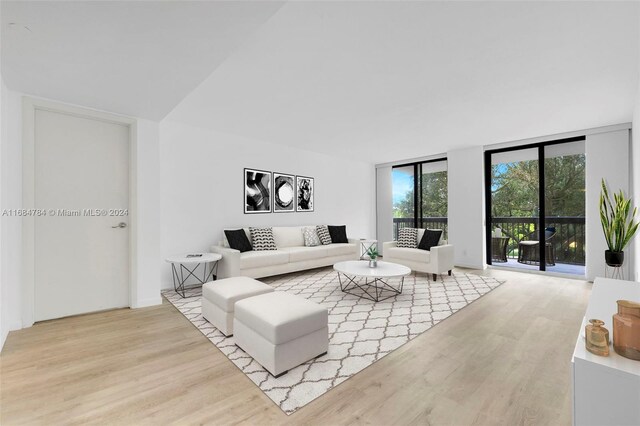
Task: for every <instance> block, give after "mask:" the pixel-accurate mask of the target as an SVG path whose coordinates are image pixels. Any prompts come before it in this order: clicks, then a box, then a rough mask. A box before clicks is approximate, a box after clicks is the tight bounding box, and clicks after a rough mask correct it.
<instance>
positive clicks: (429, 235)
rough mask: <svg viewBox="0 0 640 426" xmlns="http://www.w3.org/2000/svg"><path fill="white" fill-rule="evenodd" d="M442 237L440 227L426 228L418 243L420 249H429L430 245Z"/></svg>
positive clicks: (435, 244) (434, 244)
mask: <svg viewBox="0 0 640 426" xmlns="http://www.w3.org/2000/svg"><path fill="white" fill-rule="evenodd" d="M441 237H442V229H426V230H425V231H424V235H423V236H422V239H421V240H420V244H418V248H419V249H420V250H431V247H434V246H437V245H438V242H439V241H440V239H441Z"/></svg>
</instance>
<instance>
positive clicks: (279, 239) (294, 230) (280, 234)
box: [273, 226, 304, 248]
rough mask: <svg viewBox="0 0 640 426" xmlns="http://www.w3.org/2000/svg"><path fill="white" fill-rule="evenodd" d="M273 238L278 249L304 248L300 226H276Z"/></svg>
mask: <svg viewBox="0 0 640 426" xmlns="http://www.w3.org/2000/svg"><path fill="white" fill-rule="evenodd" d="M273 238H274V240H275V242H276V246H277V247H278V248H283V247H300V246H304V238H303V236H302V226H277V227H274V228H273Z"/></svg>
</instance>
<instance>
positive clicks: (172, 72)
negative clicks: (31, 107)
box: [2, 2, 640, 163]
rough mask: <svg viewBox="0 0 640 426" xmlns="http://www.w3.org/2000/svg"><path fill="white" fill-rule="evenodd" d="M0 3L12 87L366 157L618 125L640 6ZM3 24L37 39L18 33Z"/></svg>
mask: <svg viewBox="0 0 640 426" xmlns="http://www.w3.org/2000/svg"><path fill="white" fill-rule="evenodd" d="M2 13H3V18H2V20H3V33H2V37H3V40H2V41H3V46H2V47H3V49H2V59H3V77H4V78H5V81H6V83H7V85H9V87H11V88H14V89H16V90H21V91H24V92H27V93H33V94H37V95H41V96H45V97H50V98H53V99H60V100H65V101H68V102H73V103H77V104H81V105H87V106H92V107H96V108H101V109H107V110H111V111H115V112H120V113H126V114H131V115H137V116H142V117H147V118H153V119H160V118H162V117H164V116H165V114H166V113H167V112H168V111H169V110H171V108H172V107H173V106H176V105H177V106H176V107H175V109H174V110H173V111H172V112H171V113H170V114H169V115H168V116H167V119H171V120H176V121H181V122H184V123H187V124H191V125H195V126H199V127H206V128H210V129H213V130H216V131H220V132H226V133H231V134H237V135H241V136H245V137H250V138H253V139H257V140H262V141H266V142H272V143H277V144H282V145H284V146H295V147H301V148H305V149H310V150H314V151H318V152H324V153H328V154H333V155H346V156H349V157H352V158H359V159H362V160H363V161H368V162H374V163H379V162H387V161H394V160H402V159H407V158H413V157H419V156H425V155H430V154H436V153H441V152H445V151H448V150H450V149H455V148H460V147H465V146H471V145H484V144H491V143H497V142H504V141H510V140H517V139H523V138H528V137H536V136H542V135H547V134H553V133H559V132H565V131H572V130H578V129H584V128H590V127H596V126H601V125H608V124H615V123H621V122H627V121H630V120H631V117H632V112H633V108H634V101H635V95H636V90H637V84H638V64H639V58H638V56H639V52H638V51H639V46H640V42H639V38H640V35H639V26H640V4H638V3H635V2H629V3H611V2H589V3H584V2H567V3H559V2H540V3H522V2H512V3H509V2H495V3H493V2H467V3H462V2H448V3H436V2H428V3H423V2H291V3H287V4H285V5H284V6H282V7H281V5H280V4H273V3H265V2H262V3H259V4H256V3H242V2H238V3H232V4H229V3H219V2H216V3H197V4H191V3H189V4H186V3H115V4H114V3H110V4H108V5H107V4H99V5H97V6H96V5H95V4H87V3H73V2H71V3H63V4H61V3H52V4H51V3H45V4H42V3H38V4H30V3H28V2H27V3H20V4H9V3H3V4H2ZM11 20H15V21H17V22H20V23H23V22H24V23H26V24H27V25H28V26H29V27H30V28H32V31H33V33H28V32H25V31H22V34H21V35H16V34H13V35H12V34H11V32H12V31H13V32H14V33H15V32H16V31H15V28H14V29H13V30H11V29H8V28H7V25H6V23H7V22H9V21H11ZM116 24H117V25H116ZM7 40H8V42H7ZM43 70H46V72H43ZM200 82H201V84H200V85H199V86H197V88H196V89H195V90H193V91H192V89H193V88H194V87H195V86H196V85H197V84H198V83H200ZM188 93H189V94H188ZM187 94H188V95H187ZM185 96H186V97H185ZM181 100H182V102H180V101H181Z"/></svg>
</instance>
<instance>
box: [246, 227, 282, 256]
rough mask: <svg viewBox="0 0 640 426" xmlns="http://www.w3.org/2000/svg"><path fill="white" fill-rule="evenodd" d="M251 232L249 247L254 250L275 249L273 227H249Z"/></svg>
mask: <svg viewBox="0 0 640 426" xmlns="http://www.w3.org/2000/svg"><path fill="white" fill-rule="evenodd" d="M249 232H251V247H253V249H254V250H256V251H261V250H276V249H277V247H276V242H275V240H274V238H273V228H249Z"/></svg>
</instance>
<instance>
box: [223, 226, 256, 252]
mask: <svg viewBox="0 0 640 426" xmlns="http://www.w3.org/2000/svg"><path fill="white" fill-rule="evenodd" d="M224 235H226V236H227V241H228V242H229V247H231V248H232V249H236V250H240V253H244V252H245V251H251V250H253V248H252V247H251V243H250V242H249V239H248V238H247V234H246V233H245V232H244V229H234V230H225V231H224Z"/></svg>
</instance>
